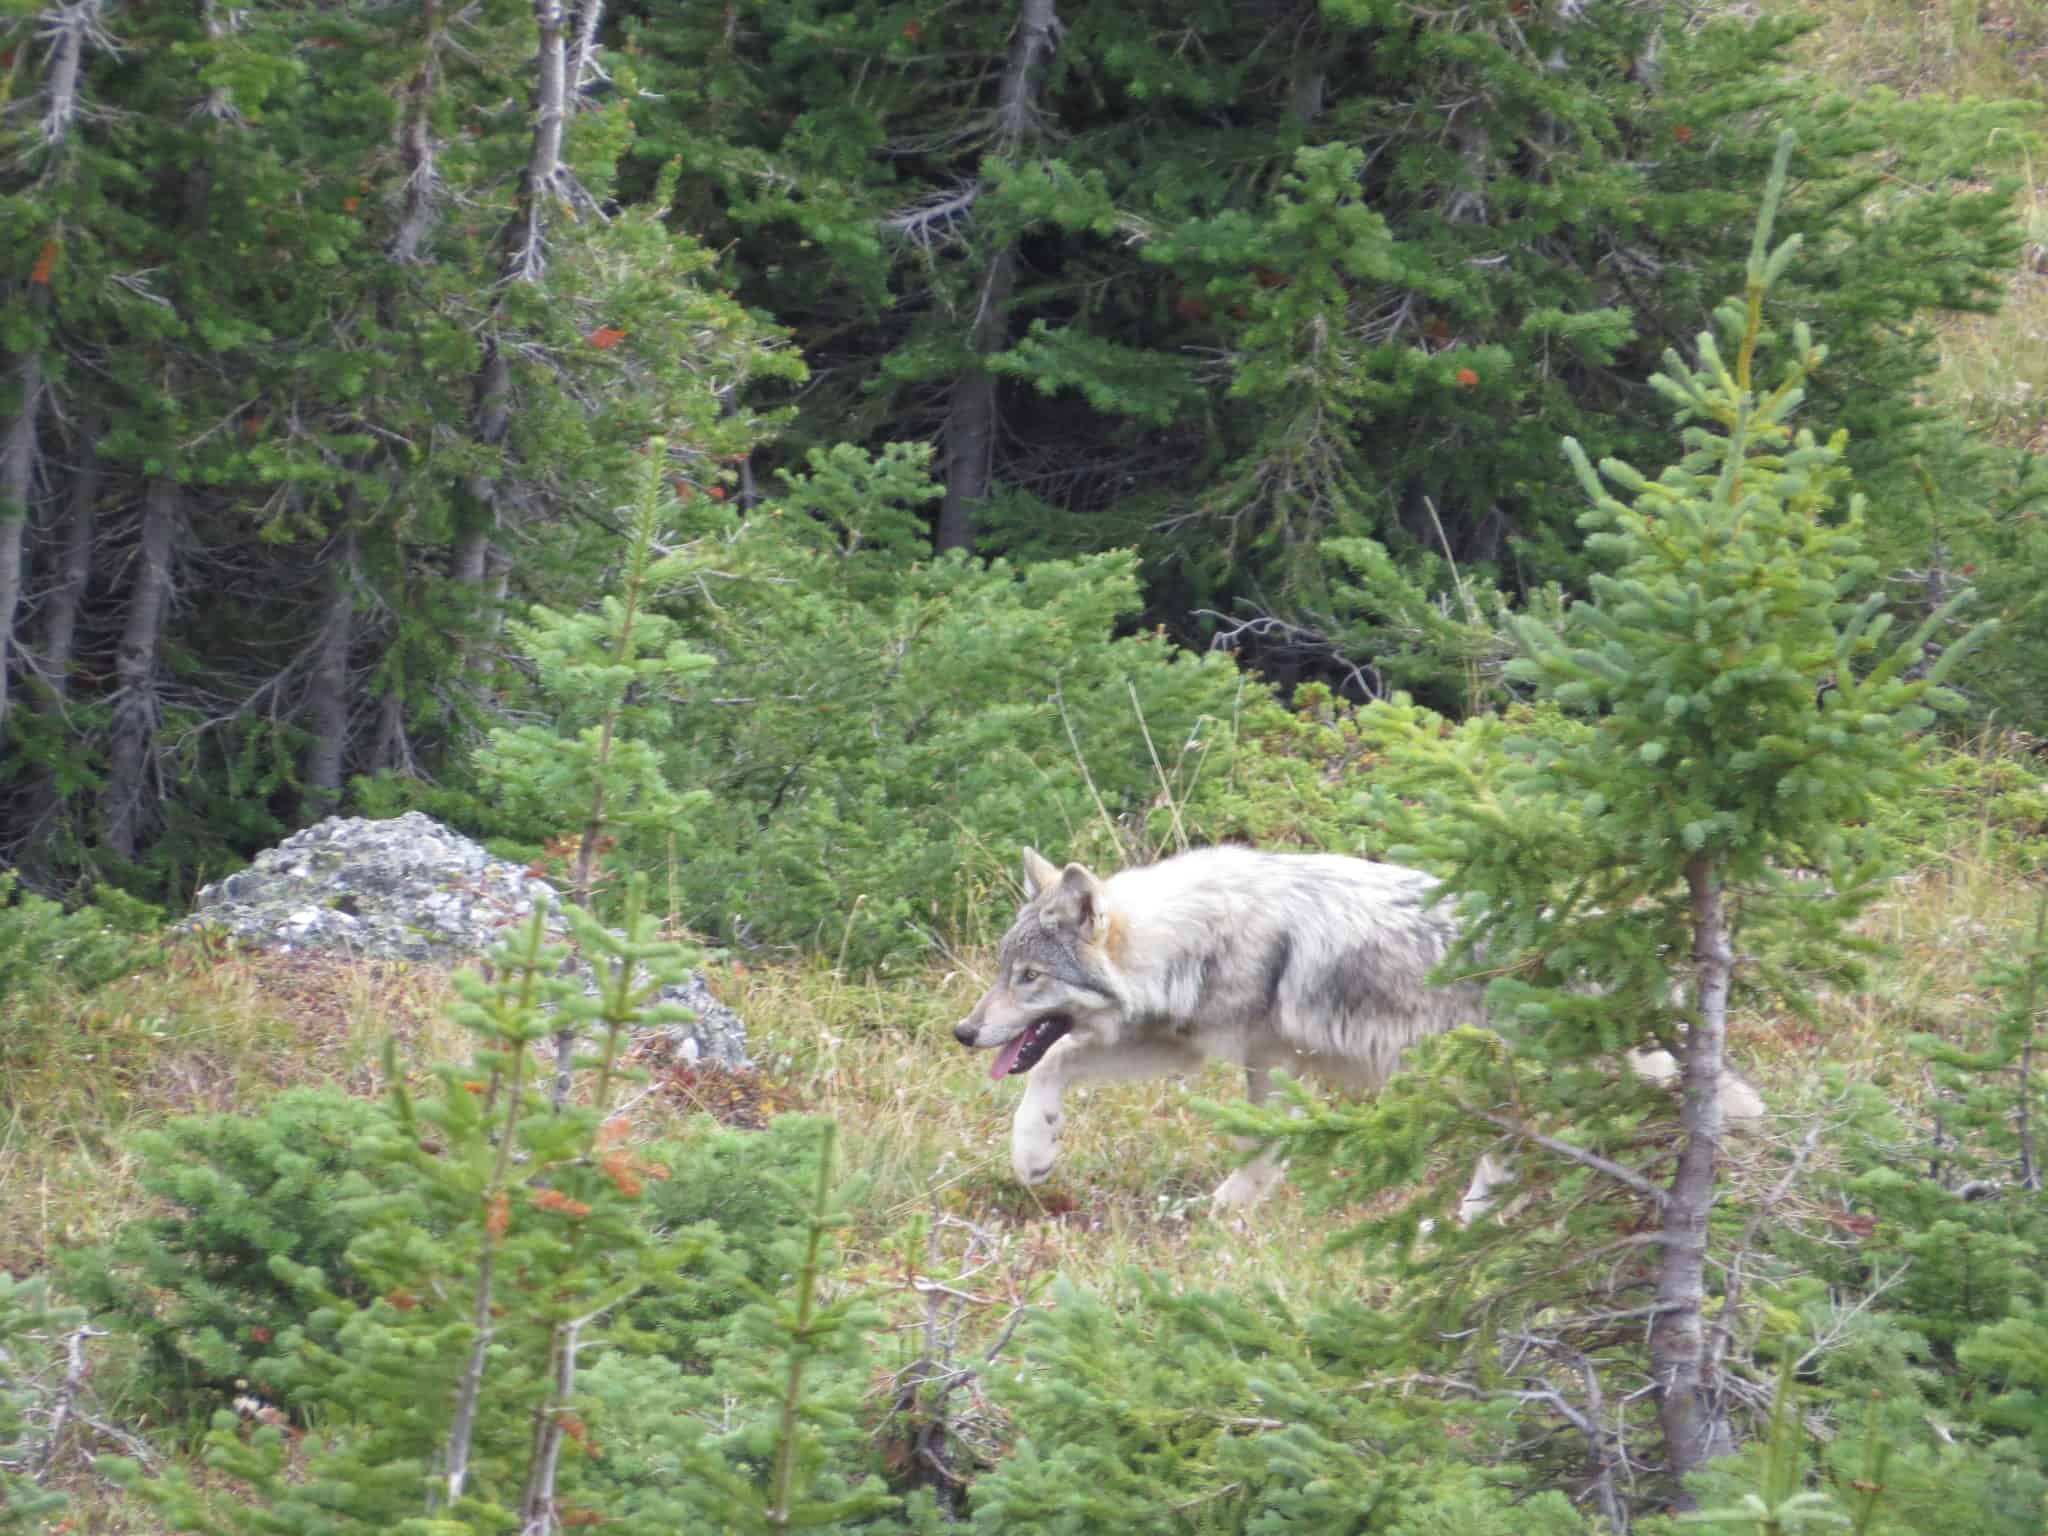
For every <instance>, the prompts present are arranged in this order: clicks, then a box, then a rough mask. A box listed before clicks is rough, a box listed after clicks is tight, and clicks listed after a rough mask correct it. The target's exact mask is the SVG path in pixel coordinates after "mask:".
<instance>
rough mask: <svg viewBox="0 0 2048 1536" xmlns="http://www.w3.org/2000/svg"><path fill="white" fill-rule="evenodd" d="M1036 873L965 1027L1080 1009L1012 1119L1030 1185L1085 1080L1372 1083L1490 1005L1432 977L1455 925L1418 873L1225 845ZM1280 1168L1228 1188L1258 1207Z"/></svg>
mask: <svg viewBox="0 0 2048 1536" xmlns="http://www.w3.org/2000/svg"><path fill="white" fill-rule="evenodd" d="M1024 874H1025V890H1026V893H1027V898H1028V899H1027V900H1026V902H1025V905H1024V908H1023V910H1022V911H1021V912H1019V913H1018V915H1017V920H1016V922H1015V923H1014V924H1012V926H1011V928H1010V931H1009V932H1008V933H1007V934H1005V935H1004V936H1003V941H1002V946H1001V950H1000V953H999V960H1000V966H1001V971H1000V974H999V976H998V977H997V979H996V983H995V985H994V986H992V987H991V988H990V989H989V990H988V992H987V994H986V995H985V996H984V997H983V998H982V999H981V1001H980V1002H979V1003H978V1004H976V1006H975V1008H974V1011H973V1012H972V1013H971V1014H969V1015H968V1017H967V1018H966V1019H965V1020H963V1021H962V1022H961V1024H960V1026H959V1028H958V1029H957V1030H955V1035H956V1036H957V1037H958V1038H959V1039H960V1041H961V1042H962V1043H963V1044H965V1045H969V1046H974V1047H981V1048H994V1047H1001V1046H1003V1045H1005V1044H1007V1043H1008V1042H1010V1041H1012V1040H1014V1039H1016V1038H1017V1036H1018V1035H1020V1034H1022V1033H1023V1032H1024V1031H1025V1030H1027V1029H1030V1028H1032V1027H1033V1026H1034V1025H1038V1024H1041V1023H1043V1022H1044V1021H1047V1020H1054V1019H1065V1020H1068V1021H1069V1022H1070V1023H1071V1024H1072V1029H1071V1031H1070V1032H1069V1033H1068V1034H1067V1035H1066V1036H1065V1038H1063V1039H1061V1040H1060V1041H1059V1042H1058V1044H1056V1045H1054V1046H1053V1047H1052V1049H1051V1050H1050V1051H1049V1052H1047V1053H1046V1055H1045V1057H1044V1059H1043V1060H1041V1061H1040V1062H1039V1063H1038V1064H1037V1065H1036V1066H1035V1067H1033V1068H1032V1069H1031V1070H1030V1072H1029V1074H1028V1076H1027V1077H1026V1079H1025V1091H1024V1099H1023V1102H1022V1103H1021V1104H1020V1105H1019V1106H1018V1110H1017V1115H1016V1118H1015V1120H1014V1122H1013V1124H1012V1132H1011V1164H1012V1167H1013V1169H1014V1171H1015V1172H1016V1174H1017V1176H1018V1178H1020V1179H1022V1180H1023V1181H1024V1182H1026V1183H1027V1184H1035V1183H1038V1182H1040V1181H1041V1180H1043V1179H1044V1178H1045V1177H1046V1176H1047V1175H1048V1174H1050V1173H1051V1171H1052V1166H1053V1159H1054V1156H1055V1152H1056V1143H1057V1140H1058V1134H1059V1130H1060V1127H1061V1125H1062V1123H1063V1121H1064V1118H1065V1117H1064V1112H1063V1110H1062V1098H1063V1095H1064V1092H1065V1089H1066V1088H1067V1086H1068V1085H1070V1084H1072V1083H1075V1082H1082V1081H1087V1080H1089V1079H1101V1078H1116V1077H1154V1076H1161V1075H1165V1074H1168V1073H1173V1072H1181V1071H1187V1070H1191V1069H1193V1068H1196V1067H1199V1066H1200V1065H1201V1064H1202V1063H1203V1062H1204V1061H1213V1060H1222V1061H1230V1062H1235V1063H1237V1064H1238V1065H1240V1066H1242V1067H1244V1068H1245V1069H1246V1073H1247V1087H1248V1091H1249V1093H1250V1096H1251V1098H1252V1099H1253V1101H1254V1102H1257V1101H1260V1100H1262V1099H1264V1098H1265V1096H1266V1087H1267V1074H1268V1073H1269V1072H1270V1071H1272V1069H1273V1068H1275V1067H1279V1068H1283V1069H1285V1070H1286V1071H1288V1072H1291V1073H1295V1074H1297V1075H1303V1076H1311V1077H1316V1078H1321V1079H1323V1080H1325V1081H1329V1082H1333V1083H1337V1084H1342V1085H1344V1086H1347V1087H1350V1088H1355V1089H1365V1090H1371V1089H1376V1088H1378V1087H1379V1086H1380V1085H1382V1084H1383V1083H1385V1082H1386V1080H1387V1079H1388V1078H1389V1077H1391V1076H1392V1075H1393V1074H1394V1072H1396V1071H1397V1070H1398V1069H1399V1067H1400V1064H1401V1055H1402V1052H1404V1051H1405V1050H1406V1049H1407V1048H1408V1047H1409V1046H1411V1045H1413V1044H1414V1043H1415V1042H1416V1041H1418V1040H1422V1039H1425V1038H1427V1037H1429V1036H1431V1035H1435V1034H1440V1033H1442V1032H1443V1031H1445V1030H1447V1029H1450V1028H1451V1027H1453V1026H1454V1025H1456V1024H1459V1023H1463V1022H1470V1021H1475V1020H1477V1019H1479V1018H1481V1017H1482V1011H1481V1003H1480V988H1479V986H1478V985H1477V984H1476V983H1469V982H1468V983H1456V984H1452V985H1447V986H1431V985H1429V984H1428V977H1429V975H1430V972H1431V971H1432V970H1434V969H1435V967H1436V965H1437V963H1438V962H1439V961H1440V960H1442V959H1443V957H1444V955H1445V953H1446V951H1447V950H1448V949H1449V947H1450V946H1451V944H1452V943H1453V942H1455V940H1456V937H1457V929H1456V925H1455V923H1454V921H1453V920H1452V917H1451V914H1450V913H1448V912H1446V911H1442V910H1439V909H1437V908H1433V907H1431V906H1430V905H1429V904H1428V902H1429V897H1430V894H1431V892H1432V891H1433V890H1434V888H1435V886H1436V881H1435V880H1434V879H1433V878H1432V877H1430V876H1429V875H1426V874H1423V873H1422V872H1421V871H1419V870H1413V869H1405V868H1402V867H1400V866H1398V865H1393V864H1376V863H1372V862H1369V861H1367V860H1364V859H1352V858H1344V857H1341V856H1338V855H1334V854H1284V853H1260V852H1256V851H1254V850H1252V849H1248V848H1236V847H1222V848H1205V849H1201V850H1198V851H1196V852H1192V853H1184V854H1181V855H1179V856H1177V857H1175V858H1170V859H1167V860H1164V861H1163V862H1161V863H1158V864H1152V865H1147V866H1144V867H1142V868H1138V869H1127V870H1123V871H1120V872H1119V873H1117V874H1114V875H1111V876H1109V877H1108V878H1107V879H1100V878H1098V877H1096V876H1095V875H1093V874H1091V873H1090V872H1089V871H1088V870H1086V869H1084V868H1083V867H1082V866H1081V865H1079V864H1070V865H1068V866H1067V868H1066V869H1065V870H1064V871H1059V870H1055V869H1054V868H1053V866H1052V865H1051V864H1050V863H1048V862H1047V861H1046V860H1045V859H1043V858H1042V857H1040V856H1039V855H1038V854H1037V853H1027V854H1026V855H1025V860H1024ZM1278 1176H1279V1168H1278V1165H1277V1164H1276V1163H1273V1162H1271V1161H1270V1160H1267V1159H1261V1160H1259V1161H1257V1162H1254V1163H1252V1164H1251V1165H1249V1166H1248V1167H1246V1168H1243V1169H1240V1170H1239V1171H1238V1172H1237V1173H1236V1174H1233V1175H1232V1177H1231V1179H1230V1180H1229V1181H1227V1182H1226V1183H1225V1185H1224V1186H1223V1188H1221V1189H1219V1190H1218V1191H1217V1200H1218V1202H1219V1203H1221V1204H1226V1205H1242V1204H1248V1203H1250V1202H1252V1201H1255V1200H1257V1199H1258V1198H1259V1197H1260V1196H1261V1195H1263V1194H1264V1193H1265V1192H1266V1190H1267V1189H1268V1188H1270V1187H1271V1185H1272V1183H1273V1182H1274V1181H1275V1180H1276V1179H1277V1178H1278Z"/></svg>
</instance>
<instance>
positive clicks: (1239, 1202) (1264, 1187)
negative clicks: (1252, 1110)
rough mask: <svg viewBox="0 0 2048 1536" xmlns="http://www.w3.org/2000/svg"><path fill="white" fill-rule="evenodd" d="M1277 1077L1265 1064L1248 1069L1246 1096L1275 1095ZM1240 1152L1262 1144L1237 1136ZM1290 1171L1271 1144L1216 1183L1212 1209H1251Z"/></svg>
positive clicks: (1261, 1098)
mask: <svg viewBox="0 0 2048 1536" xmlns="http://www.w3.org/2000/svg"><path fill="white" fill-rule="evenodd" d="M1272 1092H1273V1080H1272V1079H1271V1078H1270V1077H1268V1076H1267V1075H1266V1068H1264V1067H1263V1066H1254V1067H1246V1068H1245V1069H1244V1096H1245V1098H1246V1099H1248V1100H1249V1101H1250V1102H1251V1103H1252V1104H1254V1105H1258V1104H1263V1103H1265V1102H1266V1100H1267V1099H1268V1098H1270V1097H1271V1096H1272ZM1230 1139H1231V1140H1232V1141H1234V1142H1236V1143H1237V1146H1238V1149H1239V1150H1240V1151H1245V1152H1248V1151H1250V1150H1251V1149H1252V1148H1253V1147H1256V1146H1258V1145H1259V1143H1258V1142H1257V1141H1256V1140H1254V1139H1253V1138H1251V1137H1249V1136H1233V1137H1231V1138H1230ZM1286 1172H1287V1164H1286V1163H1285V1162H1284V1161H1283V1160H1282V1159H1281V1157H1280V1155H1279V1153H1278V1152H1277V1151H1276V1150H1275V1149H1274V1148H1272V1147H1267V1148H1266V1149H1265V1150H1264V1151H1263V1152H1261V1153H1260V1154H1259V1155H1258V1156H1257V1157H1255V1158H1253V1159H1252V1160H1251V1161H1250V1162H1248V1163H1246V1164H1245V1165H1244V1166H1243V1167H1242V1168H1238V1169H1235V1170H1233V1171H1232V1173H1231V1175H1230V1177H1229V1178H1227V1179H1225V1180H1224V1181H1223V1182H1222V1183H1221V1184H1219V1185H1217V1186H1216V1193H1215V1194H1213V1195H1211V1196H1210V1197H1209V1208H1210V1209H1211V1210H1213V1211H1216V1212H1219V1213H1220V1212H1223V1211H1245V1210H1250V1209H1251V1208H1252V1207H1253V1206H1255V1205H1257V1204H1258V1203H1259V1202H1260V1201H1261V1200H1263V1199H1265V1198H1266V1196H1268V1195H1269V1194H1271V1193H1272V1192H1273V1186H1274V1185H1276V1184H1278V1183H1279V1182H1280V1180H1281V1178H1282V1177H1283V1176H1285V1174H1286Z"/></svg>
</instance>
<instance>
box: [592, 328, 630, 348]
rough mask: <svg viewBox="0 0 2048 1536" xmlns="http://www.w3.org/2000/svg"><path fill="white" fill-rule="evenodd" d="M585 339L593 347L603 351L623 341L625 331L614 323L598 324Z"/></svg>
mask: <svg viewBox="0 0 2048 1536" xmlns="http://www.w3.org/2000/svg"><path fill="white" fill-rule="evenodd" d="M587 339H588V341H589V342H590V344H591V345H592V346H593V347H596V348H597V349H598V351H600V352H603V351H605V350H607V349H608V348H611V347H616V346H617V345H618V344H619V343H620V342H622V341H624V340H625V339H626V333H625V332H624V331H622V330H620V329H619V328H618V327H617V326H616V325H600V326H599V327H598V328H597V329H596V330H594V331H592V332H591V333H590V335H589V337H588V338H587Z"/></svg>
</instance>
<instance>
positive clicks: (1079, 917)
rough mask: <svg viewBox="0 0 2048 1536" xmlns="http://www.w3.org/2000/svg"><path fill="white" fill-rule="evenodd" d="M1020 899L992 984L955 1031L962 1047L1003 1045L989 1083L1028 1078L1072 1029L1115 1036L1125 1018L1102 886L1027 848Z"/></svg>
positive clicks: (1079, 870)
mask: <svg viewBox="0 0 2048 1536" xmlns="http://www.w3.org/2000/svg"><path fill="white" fill-rule="evenodd" d="M1024 897H1025V900H1024V907H1023V910H1021V911H1020V912H1018V914H1017V921H1016V922H1014V923H1012V924H1011V925H1010V931H1009V932H1008V933H1006V934H1004V935H1003V943H1002V948H1001V949H1000V950H999V951H998V960H999V970H998V972H997V975H996V984H995V985H994V986H992V987H990V988H989V989H988V991H987V992H985V993H983V994H982V998H981V1001H980V1002H978V1003H976V1004H975V1005H974V1011H973V1012H972V1013H970V1014H968V1015H967V1017H966V1018H964V1019H962V1020H961V1021H960V1023H959V1026H958V1027H957V1028H955V1029H954V1031H953V1038H954V1039H956V1040H958V1041H959V1042H960V1043H961V1044H962V1045H964V1046H968V1047H971V1048H973V1049H978V1050H986V1049H991V1048H994V1047H998V1046H1000V1047H1001V1050H1000V1051H998V1052H997V1055H996V1059H995V1061H994V1063H993V1064H992V1065H991V1066H990V1067H989V1071H988V1075H989V1076H990V1077H1007V1076H1008V1075H1009V1074H1010V1073H1012V1072H1029V1071H1030V1070H1031V1069H1032V1068H1033V1067H1035V1066H1037V1065H1038V1063H1039V1060H1040V1059H1041V1058H1042V1057H1043V1056H1044V1055H1045V1053H1046V1052H1047V1051H1049V1050H1051V1049H1052V1048H1053V1046H1054V1045H1055V1044H1057V1043H1058V1041H1059V1040H1060V1038H1061V1037H1062V1036H1064V1035H1066V1034H1068V1033H1070V1032H1071V1031H1074V1030H1079V1031H1081V1032H1082V1033H1084V1034H1098V1035H1106V1036H1113V1035H1114V1034H1115V1032H1116V1023H1117V1020H1118V1019H1119V1018H1120V1017H1121V1016H1122V1012H1123V1005H1122V1003H1121V1002H1120V1001H1119V999H1118V996H1117V991H1116V986H1115V980H1114V969H1113V967H1112V966H1111V964H1110V960H1109V955H1108V952H1107V947H1106V944H1105V940H1106V939H1107V938H1108V935H1109V908H1108V904H1107V892H1106V891H1105V890H1104V888H1103V883H1102V882H1101V881H1100V880H1098V879H1096V878H1095V876H1093V875H1092V874H1090V873H1089V872H1088V871H1087V870H1086V869H1084V868H1082V867H1081V866H1080V865H1079V864H1069V865H1068V866H1067V867H1066V868H1065V869H1064V870H1059V869H1054V868H1053V866H1052V864H1051V863H1050V862H1049V861H1048V860H1046V859H1045V858H1044V857H1043V856H1042V855H1041V854H1039V853H1038V852H1037V851H1036V850H1035V849H1029V848H1027V849H1026V850H1025V851H1024Z"/></svg>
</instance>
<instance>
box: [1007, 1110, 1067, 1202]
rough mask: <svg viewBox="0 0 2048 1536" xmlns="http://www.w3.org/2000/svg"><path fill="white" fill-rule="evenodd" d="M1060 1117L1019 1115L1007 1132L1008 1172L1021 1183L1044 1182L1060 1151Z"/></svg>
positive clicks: (1033, 1113) (1034, 1113)
mask: <svg viewBox="0 0 2048 1536" xmlns="http://www.w3.org/2000/svg"><path fill="white" fill-rule="evenodd" d="M1060 1118H1061V1117H1060V1116H1058V1115H1046V1114H1040V1113H1038V1112H1037V1111H1033V1112H1032V1113H1031V1114H1030V1115H1028V1116H1026V1115H1019V1116H1018V1117H1017V1123H1016V1125H1015V1126H1013V1127H1012V1128H1011V1132H1010V1171H1011V1172H1012V1173H1014V1174H1016V1175H1017V1181H1018V1182H1019V1183H1020V1184H1043V1183H1044V1182H1045V1181H1046V1180H1047V1179H1048V1178H1050V1177H1051V1176H1052V1165H1053V1164H1054V1163H1055V1162H1056V1161H1058V1159H1059V1152H1060V1130H1059V1127H1060Z"/></svg>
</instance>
